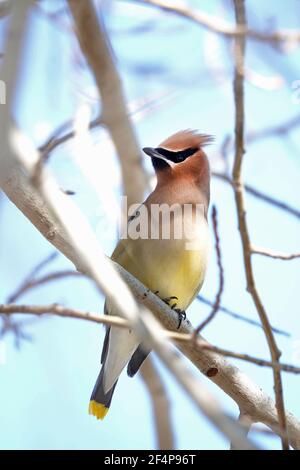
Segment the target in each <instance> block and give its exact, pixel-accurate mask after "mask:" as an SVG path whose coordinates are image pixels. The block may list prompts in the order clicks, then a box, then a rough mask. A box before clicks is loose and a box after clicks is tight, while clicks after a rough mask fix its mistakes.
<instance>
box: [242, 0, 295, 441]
mask: <svg viewBox="0 0 300 470" xmlns="http://www.w3.org/2000/svg"><path fill="white" fill-rule="evenodd" d="M234 7H235V16H236V22H237V25H242V26H243V27H244V28H246V24H247V23H246V13H245V4H244V0H234ZM245 45H246V44H245V36H241V37H239V38H237V39H236V41H235V74H234V100H235V159H234V166H233V182H234V193H235V202H236V210H237V217H238V223H239V231H240V236H241V242H242V247H243V256H244V266H245V274H246V279H247V290H248V291H249V293H250V295H251V296H252V299H253V302H254V304H255V306H256V309H257V312H258V314H259V317H260V320H261V323H262V325H263V328H264V332H265V336H266V339H267V343H268V346H269V350H270V354H271V358H272V361H273V362H274V363H276V362H279V358H280V355H281V353H280V351H279V349H278V347H277V344H276V341H275V338H274V335H273V332H272V328H271V325H270V323H269V319H268V316H267V313H266V311H265V308H264V306H263V303H262V301H261V298H260V296H259V294H258V291H257V288H256V285H255V279H254V273H253V268H252V261H251V242H250V237H249V232H248V226H247V221H246V209H245V201H244V189H243V180H242V163H243V155H244V153H245V150H244V77H243V70H244V54H245ZM273 376H274V388H275V397H276V408H277V412H278V419H279V423H280V427H281V432H282V436H284V437H282V438H281V440H282V447H283V449H288V448H289V443H288V438H287V437H286V436H287V434H286V416H285V411H284V400H283V390H282V380H281V374H280V370H279V369H278V368H275V367H274V369H273Z"/></svg>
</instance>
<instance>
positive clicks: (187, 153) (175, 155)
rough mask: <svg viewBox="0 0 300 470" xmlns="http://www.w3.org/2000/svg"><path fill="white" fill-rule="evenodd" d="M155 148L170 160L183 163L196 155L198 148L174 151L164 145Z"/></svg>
mask: <svg viewBox="0 0 300 470" xmlns="http://www.w3.org/2000/svg"><path fill="white" fill-rule="evenodd" d="M155 150H156V151H157V152H158V153H159V154H160V155H162V156H163V157H165V158H166V159H167V160H170V161H171V162H173V163H181V162H184V161H185V160H186V159H187V158H189V157H191V156H192V155H194V153H195V152H197V150H198V148H188V149H185V150H179V151H178V152H172V151H171V150H167V149H164V148H162V147H158V148H156V149H155Z"/></svg>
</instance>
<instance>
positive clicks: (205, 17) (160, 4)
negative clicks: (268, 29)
mask: <svg viewBox="0 0 300 470" xmlns="http://www.w3.org/2000/svg"><path fill="white" fill-rule="evenodd" d="M131 1H132V0H131ZM134 1H138V3H144V4H145V5H149V6H154V7H157V8H160V9H161V10H164V11H167V12H169V13H173V14H175V15H178V16H181V17H183V18H186V19H188V20H190V21H193V22H194V23H196V24H198V25H199V26H202V27H203V28H205V29H208V30H209V31H211V32H212V33H215V34H220V35H222V36H225V37H227V38H241V37H245V36H247V37H249V39H255V40H258V41H262V42H269V43H278V42H286V41H289V42H299V41H300V31H299V30H290V31H289V30H279V31H274V32H273V33H271V34H267V33H263V32H261V31H256V30H253V29H249V28H247V26H242V25H239V26H236V27H234V26H233V25H231V24H230V23H228V22H227V21H225V20H223V19H220V18H218V17H216V16H213V15H209V14H208V13H204V12H202V11H201V10H200V9H197V10H195V9H193V8H191V7H190V6H186V5H184V4H180V5H178V4H175V3H174V2H170V1H166V0H134Z"/></svg>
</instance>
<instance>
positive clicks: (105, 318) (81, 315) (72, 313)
mask: <svg viewBox="0 0 300 470" xmlns="http://www.w3.org/2000/svg"><path fill="white" fill-rule="evenodd" d="M144 289H145V287H144ZM148 295H149V294H148V293H147V294H146V296H148ZM152 295H154V294H152ZM146 298H147V297H144V298H139V301H140V303H142V304H143V303H144V302H145V303H146V305H148V302H146ZM157 299H158V298H157ZM159 303H160V299H158V302H157V303H156V309H157V310H156V311H155V315H156V316H157V318H158V320H159V321H160V322H161V323H163V324H164V325H165V326H166V325H168V327H169V328H172V329H174V331H172V330H169V329H166V330H165V331H164V334H165V335H166V337H167V338H169V339H172V340H174V341H175V342H176V343H179V344H181V343H182V344H184V343H193V346H194V347H195V348H196V350H198V351H199V352H201V350H205V351H211V352H213V353H217V354H219V355H221V356H225V357H231V358H233V359H239V360H242V361H246V362H250V363H252V364H256V365H258V366H261V367H271V368H277V369H279V370H282V371H283V372H289V373H293V374H300V367H296V366H293V365H291V364H284V363H278V362H271V361H268V360H266V359H261V358H258V357H254V356H250V355H249V354H243V353H237V352H234V351H230V350H228V349H225V348H220V347H218V346H215V345H212V344H210V343H208V342H207V341H206V340H205V339H204V338H203V337H202V336H200V337H198V338H197V339H196V341H195V339H194V331H193V329H192V326H191V323H190V322H189V320H187V321H185V322H184V325H183V326H182V328H180V332H178V330H177V326H178V318H177V316H176V315H175V313H174V312H173V310H171V309H170V308H169V307H166V310H167V311H168V318H167V321H164V320H163V315H165V313H162V312H161V311H160V306H159V305H158V304H159ZM151 305H153V302H151ZM16 313H22V314H26V315H38V316H40V315H56V316H59V317H66V318H74V319H78V320H87V321H91V322H94V323H99V324H103V325H110V326H114V327H118V328H129V327H130V324H129V323H128V321H126V320H124V319H123V318H121V317H118V316H115V315H114V316H111V315H99V314H97V313H93V312H84V311H82V310H76V309H74V308H69V307H64V306H62V305H59V304H50V305H25V304H4V305H1V304H0V314H3V315H14V314H16ZM176 322H177V326H176ZM175 329H176V331H175ZM181 331H182V332H181ZM195 365H196V366H197V367H198V368H199V365H198V364H195ZM208 370H209V369H208ZM205 375H206V376H209V374H207V372H206V374H205Z"/></svg>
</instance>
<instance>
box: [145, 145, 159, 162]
mask: <svg viewBox="0 0 300 470" xmlns="http://www.w3.org/2000/svg"><path fill="white" fill-rule="evenodd" d="M143 152H145V153H146V154H147V155H149V157H151V158H160V159H162V160H164V158H163V157H162V156H161V155H160V154H159V153H158V152H157V151H156V150H155V149H154V148H152V147H144V148H143Z"/></svg>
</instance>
